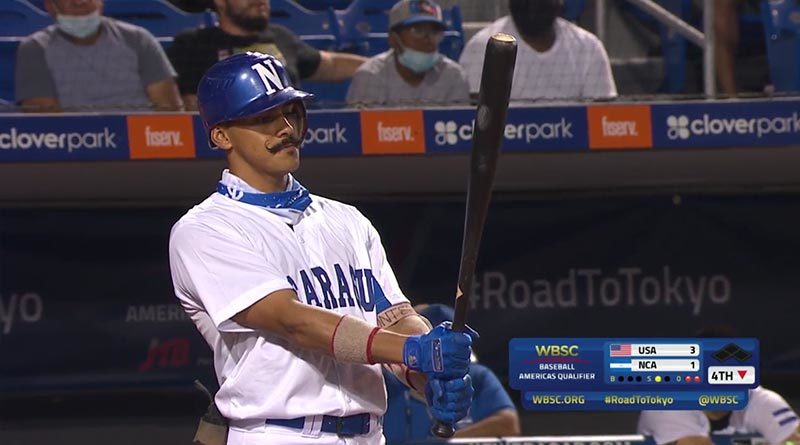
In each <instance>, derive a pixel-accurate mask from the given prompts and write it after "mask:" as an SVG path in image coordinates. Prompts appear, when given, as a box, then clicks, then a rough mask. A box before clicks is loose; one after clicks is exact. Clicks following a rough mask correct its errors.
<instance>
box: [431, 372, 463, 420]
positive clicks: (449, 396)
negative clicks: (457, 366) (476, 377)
mask: <svg viewBox="0 0 800 445" xmlns="http://www.w3.org/2000/svg"><path fill="white" fill-rule="evenodd" d="M473 395H475V390H474V389H473V388H472V379H471V378H470V377H469V375H465V376H464V377H462V378H460V379H455V380H439V379H428V383H427V384H426V385H425V398H426V399H427V400H428V406H429V407H430V409H431V414H432V415H433V417H434V418H435V419H437V420H440V421H442V422H444V423H449V424H451V425H452V424H455V423H456V422H458V421H459V420H461V419H463V418H464V417H466V416H467V414H469V407H470V406H471V405H472V396H473Z"/></svg>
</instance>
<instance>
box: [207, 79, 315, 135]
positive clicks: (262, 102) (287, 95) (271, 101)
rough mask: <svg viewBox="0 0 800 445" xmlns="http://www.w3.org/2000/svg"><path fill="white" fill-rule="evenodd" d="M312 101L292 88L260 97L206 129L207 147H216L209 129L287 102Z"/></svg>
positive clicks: (308, 95)
mask: <svg viewBox="0 0 800 445" xmlns="http://www.w3.org/2000/svg"><path fill="white" fill-rule="evenodd" d="M313 99H314V95H313V94H311V93H307V92H305V91H300V90H296V89H294V88H293V87H288V88H285V89H283V90H281V91H279V92H277V93H275V94H273V95H272V96H261V97H258V98H256V99H254V100H253V101H251V102H250V103H248V104H247V105H246V106H244V107H242V108H241V109H240V110H239V111H238V112H237V113H235V114H233V115H231V116H229V117H228V119H225V120H224V121H222V122H218V123H216V124H215V125H214V126H213V127H211V128H206V137H208V146H209V147H211V148H213V147H216V145H214V143H213V142H211V129H212V128H214V127H216V126H217V125H220V124H224V123H226V122H233V121H237V120H239V119H245V118H248V117H253V116H258V115H259V114H262V113H266V112H268V111H271V110H274V109H275V108H278V107H281V106H283V105H285V104H287V103H289V102H293V101H296V100H302V101H304V102H305V101H310V100H313Z"/></svg>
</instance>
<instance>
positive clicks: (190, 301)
mask: <svg viewBox="0 0 800 445" xmlns="http://www.w3.org/2000/svg"><path fill="white" fill-rule="evenodd" d="M310 97H311V95H310V94H308V93H305V92H302V91H299V90H296V89H294V88H293V87H292V86H291V85H290V83H289V79H288V76H287V74H286V70H285V69H284V67H283V65H281V63H280V62H279V61H278V60H277V59H275V58H274V57H272V56H268V55H264V54H260V53H252V52H250V53H242V54H237V55H234V56H231V57H228V58H226V59H224V60H222V61H220V62H218V63H217V64H215V65H214V66H212V67H211V68H209V70H208V71H207V72H206V74H205V75H204V76H203V78H202V80H201V81H200V85H199V87H198V108H199V111H200V117H201V119H202V121H203V124H204V125H205V128H206V130H207V131H208V136H209V140H210V143H211V144H212V145H213V146H215V147H217V148H218V149H221V150H223V151H224V152H225V154H226V156H227V160H228V166H229V169H226V170H224V171H223V172H222V178H221V180H220V181H219V183H218V184H217V186H216V192H215V193H213V194H212V195H211V196H209V197H208V198H207V199H206V200H205V201H203V202H202V203H200V204H199V205H197V206H195V207H194V208H192V209H191V210H189V211H188V212H187V213H186V215H184V216H183V217H182V218H181V219H180V220H179V221H178V222H177V223H176V224H175V226H174V227H173V228H172V232H171V235H170V243H169V253H170V268H171V272H172V279H173V284H174V287H175V293H176V295H177V297H178V299H179V300H180V302H181V305H182V306H183V308H184V309H185V310H186V312H187V313H188V314H189V316H190V317H191V318H192V319H193V320H195V322H196V323H197V324H198V328H200V329H201V331H205V332H204V336H205V337H206V339H207V340H208V341H209V343H210V344H211V345H212V348H213V349H214V366H215V371H216V373H217V377H218V380H219V385H220V388H219V390H218V391H217V394H216V396H215V401H216V404H217V407H218V408H219V411H220V413H221V414H222V415H223V416H224V417H225V418H227V419H228V420H229V427H230V428H229V431H228V436H227V443H228V444H230V445H249V444H275V443H280V444H323V445H324V444H380V443H383V441H384V439H383V435H382V426H381V416H382V415H383V413H384V411H385V410H386V389H385V386H384V381H383V376H382V374H381V364H382V365H384V366H386V367H388V368H389V369H391V370H392V372H393V373H394V374H395V375H396V376H397V377H398V378H400V379H401V380H402V381H403V382H404V383H405V384H407V385H409V386H410V387H411V388H414V389H415V390H417V391H419V392H422V393H425V395H426V397H427V398H428V400H429V401H430V403H431V404H432V406H433V409H432V412H433V414H434V416H435V417H436V418H438V419H440V420H442V421H445V422H450V423H454V422H456V421H458V420H459V419H461V418H462V417H464V416H465V415H466V414H467V410H468V409H469V406H470V403H471V398H472V394H473V389H472V385H471V382H470V378H469V376H467V370H468V365H469V358H470V354H471V347H470V345H471V341H472V337H473V336H475V335H477V334H476V333H475V332H474V331H471V330H468V331H469V334H467V333H461V332H454V331H452V330H451V329H450V326H449V325H448V324H446V323H443V324H441V325H439V326H437V327H435V328H433V329H431V327H430V325H429V324H426V323H425V320H424V319H423V318H421V317H419V316H418V315H417V313H416V312H415V311H414V310H413V308H412V307H411V305H410V303H409V302H408V299H407V298H406V297H405V296H404V295H403V293H402V292H401V291H400V289H399V286H398V284H397V280H396V279H395V276H394V273H393V272H392V270H391V267H390V266H389V264H388V262H387V260H386V255H385V252H384V249H383V246H382V245H381V241H380V238H379V236H378V233H377V231H376V230H375V228H374V227H373V226H372V224H371V223H370V222H369V220H367V218H366V217H364V216H363V215H362V214H361V213H360V212H359V211H358V210H356V209H355V208H354V207H352V206H348V205H345V204H342V203H339V202H337V201H333V200H331V199H326V198H323V197H320V196H317V195H312V194H310V193H309V192H308V190H307V189H306V188H305V187H303V186H302V185H301V184H300V182H298V181H297V179H295V178H294V177H293V176H292V172H294V171H295V170H296V169H297V168H298V166H299V158H300V154H299V153H300V146H301V144H302V141H303V138H304V136H305V133H306V129H307V123H306V109H305V106H304V102H303V101H304V100H306V99H309V98H310ZM203 317H208V318H210V319H211V321H212V324H213V330H216V332H217V333H218V335H215V333H214V332H213V330H212V332H209V330H208V327H203V326H202V325H201V323H200V320H201V319H202V318H203Z"/></svg>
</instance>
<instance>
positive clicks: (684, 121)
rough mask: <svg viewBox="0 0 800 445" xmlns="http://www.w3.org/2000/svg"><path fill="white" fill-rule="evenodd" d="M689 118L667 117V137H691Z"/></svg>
mask: <svg viewBox="0 0 800 445" xmlns="http://www.w3.org/2000/svg"><path fill="white" fill-rule="evenodd" d="M689 134H690V133H689V118H688V117H686V116H670V117H668V118H667V137H668V138H670V139H673V140H674V139H689Z"/></svg>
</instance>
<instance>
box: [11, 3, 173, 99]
mask: <svg viewBox="0 0 800 445" xmlns="http://www.w3.org/2000/svg"><path fill="white" fill-rule="evenodd" d="M45 8H46V9H47V12H49V13H50V15H52V16H54V17H55V19H56V24H54V25H51V26H48V27H47V28H45V29H43V30H41V31H37V32H35V33H33V34H32V35H30V36H28V37H27V38H25V40H23V41H22V43H21V44H20V46H19V49H18V50H17V63H16V71H15V78H16V79H15V90H16V91H15V93H16V99H17V101H18V102H20V103H21V105H22V107H23V109H25V110H28V111H58V110H69V109H79V108H86V109H101V108H103V109H109V108H129V109H139V108H150V107H154V108H156V109H159V110H176V109H181V108H182V103H181V99H180V95H179V94H178V89H177V86H176V84H175V80H174V77H175V70H173V68H172V65H170V63H169V60H168V59H167V57H166V55H165V54H164V50H163V49H162V48H161V46H160V45H159V43H158V42H157V41H156V39H155V38H154V37H153V35H152V34H150V33H149V32H148V31H147V30H145V29H144V28H141V27H139V26H135V25H131V24H129V23H124V22H120V21H117V20H114V19H111V18H108V17H103V16H102V15H101V11H102V8H103V0H46V1H45Z"/></svg>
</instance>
